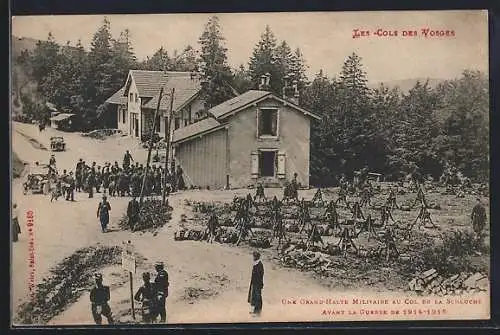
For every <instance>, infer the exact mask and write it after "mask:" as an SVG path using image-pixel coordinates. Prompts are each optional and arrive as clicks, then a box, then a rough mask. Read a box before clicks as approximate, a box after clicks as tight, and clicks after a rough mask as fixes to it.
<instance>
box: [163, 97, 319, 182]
mask: <svg viewBox="0 0 500 335" xmlns="http://www.w3.org/2000/svg"><path fill="white" fill-rule="evenodd" d="M208 116H209V117H208V118H206V119H204V120H202V121H199V122H197V123H194V124H191V125H188V126H186V127H184V128H181V129H177V130H175V131H174V134H173V140H172V142H173V144H174V149H175V159H176V163H177V164H178V165H180V166H181V167H182V169H183V171H184V179H185V181H186V184H187V185H188V186H195V187H201V188H205V187H209V188H212V189H214V188H215V189H220V188H245V187H248V186H255V185H256V184H257V183H262V184H263V185H264V186H267V187H281V186H283V185H284V183H285V182H286V181H287V180H291V179H292V178H293V176H294V174H295V173H297V180H298V182H299V183H300V184H301V185H302V186H303V187H308V186H309V161H310V154H309V152H310V149H309V146H310V127H311V120H312V119H317V120H319V117H318V116H316V115H314V114H313V113H311V112H308V111H306V110H304V109H302V108H300V107H299V106H297V105H296V104H294V103H292V102H290V101H288V100H287V99H282V98H279V97H277V96H276V95H274V94H272V93H271V92H268V91H264V90H250V91H248V92H246V93H244V94H242V95H240V96H237V97H235V98H233V99H230V100H228V101H226V102H224V103H222V104H220V105H218V106H215V107H213V108H211V109H210V110H209V111H208Z"/></svg>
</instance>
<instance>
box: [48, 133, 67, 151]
mask: <svg viewBox="0 0 500 335" xmlns="http://www.w3.org/2000/svg"><path fill="white" fill-rule="evenodd" d="M50 150H52V151H64V150H66V143H65V142H64V138H63V137H62V136H54V137H51V138H50Z"/></svg>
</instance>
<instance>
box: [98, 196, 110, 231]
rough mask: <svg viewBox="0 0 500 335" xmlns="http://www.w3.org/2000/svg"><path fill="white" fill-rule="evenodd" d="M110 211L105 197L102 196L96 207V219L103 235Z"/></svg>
mask: <svg viewBox="0 0 500 335" xmlns="http://www.w3.org/2000/svg"><path fill="white" fill-rule="evenodd" d="M110 210H111V205H110V204H109V202H108V201H107V197H106V196H105V195H104V196H103V197H102V201H101V202H100V203H99V206H98V207H97V218H98V219H99V221H100V222H101V229H102V232H103V233H105V232H106V229H107V227H108V223H109V211H110Z"/></svg>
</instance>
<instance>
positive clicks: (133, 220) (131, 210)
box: [127, 196, 139, 231]
mask: <svg viewBox="0 0 500 335" xmlns="http://www.w3.org/2000/svg"><path fill="white" fill-rule="evenodd" d="M127 216H128V225H129V227H130V230H132V231H134V229H135V225H136V224H137V222H138V221H139V202H138V201H137V199H136V197H135V196H134V197H133V198H132V200H130V201H129V203H128V207H127Z"/></svg>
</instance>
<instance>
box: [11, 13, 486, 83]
mask: <svg viewBox="0 0 500 335" xmlns="http://www.w3.org/2000/svg"><path fill="white" fill-rule="evenodd" d="M211 15H214V14H154V15H144V14H140V15H139V14H129V15H106V17H107V18H108V19H109V21H110V22H111V32H112V34H113V36H114V37H118V36H119V34H120V32H121V31H123V30H125V29H126V28H128V29H129V30H130V32H131V39H132V45H133V48H134V51H135V54H136V56H137V58H138V59H139V60H142V59H145V58H146V57H147V56H151V55H152V54H153V53H154V52H155V50H157V49H159V48H160V47H161V46H163V47H164V48H166V49H167V50H168V51H169V53H171V52H173V50H175V49H177V50H179V51H180V50H182V49H183V48H184V47H185V46H186V45H188V44H191V45H192V46H193V47H195V48H197V47H198V43H197V41H198V38H199V36H200V35H201V33H202V31H203V28H204V25H205V24H206V22H207V20H208V18H209V16H211ZM215 15H217V16H218V17H219V19H220V24H221V27H222V32H223V35H224V37H225V46H226V47H227V48H228V62H229V64H230V65H231V66H232V67H233V68H236V67H238V66H239V65H240V64H244V65H245V66H246V65H247V64H248V60H249V58H250V56H251V54H252V50H253V48H254V46H255V44H256V43H257V42H258V41H259V39H260V36H261V34H262V32H263V31H264V29H265V26H266V25H269V26H270V28H271V30H272V31H273V32H274V34H275V36H276V38H277V39H278V41H282V40H286V41H287V42H288V44H289V45H290V46H291V47H292V48H294V49H295V48H297V47H299V48H300V49H301V51H302V53H303V55H304V58H305V60H306V63H307V66H308V69H307V74H308V76H309V78H312V77H313V76H314V74H315V73H317V72H318V71H319V70H320V69H322V70H323V72H324V73H325V74H326V75H327V76H328V77H334V76H338V74H339V72H340V71H341V68H342V64H343V63H344V61H345V59H346V58H347V57H348V56H349V55H350V54H352V53H353V52H356V53H357V54H358V55H359V56H360V57H361V58H362V64H363V66H364V69H365V71H366V72H367V74H368V79H369V82H371V83H376V82H382V81H392V80H402V79H408V78H435V79H451V78H455V77H458V76H459V75H460V73H461V72H462V71H463V70H464V69H473V70H481V71H485V72H487V71H488V21H487V12H486V11H478V10H476V11H411V12H403V11H397V12H396V11H393V12H382V11H381V12H314V13H312V12H309V13H222V14H215ZM103 19H104V15H57V16H18V17H13V18H12V35H13V36H16V37H31V38H35V39H43V40H45V39H46V38H47V35H48V33H49V32H52V34H53V35H54V38H55V39H56V41H58V42H60V43H66V42H67V41H70V42H71V44H76V42H77V41H78V40H81V42H82V44H83V45H84V46H85V47H86V48H88V47H89V46H90V42H91V40H92V35H93V34H94V33H95V32H96V31H97V29H98V28H99V26H100V25H101V24H102V21H103ZM426 28H428V29H430V30H441V31H446V30H448V31H449V32H450V34H451V31H453V36H451V35H450V36H443V37H435V36H434V37H430V33H429V34H428V36H429V37H425V36H424V35H423V34H422V30H421V29H426ZM354 29H360V30H366V31H369V32H370V36H367V37H359V38H353V30H354ZM378 29H383V30H385V31H397V34H398V35H397V36H391V37H389V36H385V37H384V36H380V37H379V36H376V35H375V34H374V33H375V32H376V31H377V30H378ZM403 31H417V36H413V37H407V36H402V35H403V34H402V33H403Z"/></svg>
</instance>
